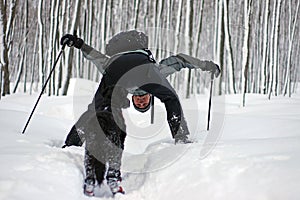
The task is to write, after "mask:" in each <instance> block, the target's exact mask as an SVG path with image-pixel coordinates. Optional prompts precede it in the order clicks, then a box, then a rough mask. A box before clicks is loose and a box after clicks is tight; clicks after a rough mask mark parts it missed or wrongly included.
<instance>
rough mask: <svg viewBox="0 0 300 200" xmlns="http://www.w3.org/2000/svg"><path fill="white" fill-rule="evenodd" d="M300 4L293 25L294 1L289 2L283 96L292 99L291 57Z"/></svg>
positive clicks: (299, 2)
mask: <svg viewBox="0 0 300 200" xmlns="http://www.w3.org/2000/svg"><path fill="white" fill-rule="evenodd" d="M299 4H300V1H298V3H297V8H296V13H295V20H294V23H293V24H292V21H293V19H292V18H293V17H292V11H291V9H292V0H290V1H289V9H290V10H289V16H290V20H289V24H290V25H289V28H290V29H289V47H288V54H287V69H286V74H285V81H284V87H283V95H284V96H285V95H286V94H288V95H289V97H291V84H290V83H291V57H292V47H293V41H294V35H295V27H296V23H297V19H298V17H297V16H298V11H299Z"/></svg>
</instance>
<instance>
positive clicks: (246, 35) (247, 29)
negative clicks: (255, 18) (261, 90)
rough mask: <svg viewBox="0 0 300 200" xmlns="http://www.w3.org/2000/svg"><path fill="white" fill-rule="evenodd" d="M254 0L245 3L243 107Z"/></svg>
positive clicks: (242, 103) (242, 104)
mask: <svg viewBox="0 0 300 200" xmlns="http://www.w3.org/2000/svg"><path fill="white" fill-rule="evenodd" d="M251 2H252V0H245V1H244V26H245V27H244V38H243V50H242V52H243V55H242V102H241V106H242V107H245V105H246V92H247V84H248V83H247V81H248V69H249V33H250V13H251Z"/></svg>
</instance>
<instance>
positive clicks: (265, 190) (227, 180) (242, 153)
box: [0, 80, 300, 200]
mask: <svg viewBox="0 0 300 200" xmlns="http://www.w3.org/2000/svg"><path fill="white" fill-rule="evenodd" d="M76 82H79V83H80V84H79V85H80V86H81V88H80V89H79V90H74V91H76V93H75V92H69V93H68V96H65V97H47V96H44V97H43V98H42V99H41V102H40V104H39V106H38V108H37V110H36V113H35V115H34V117H33V118H32V121H31V122H30V125H29V127H28V129H27V131H26V133H25V134H24V135H23V134H21V131H22V129H23V126H24V124H25V122H26V120H27V118H28V115H29V112H30V111H31V109H32V106H33V104H34V102H35V100H36V97H37V95H35V96H34V95H33V96H29V95H26V94H15V95H10V96H7V97H4V98H3V99H2V100H1V101H0V115H1V119H0V127H1V131H0V135H1V140H0V160H1V165H0V199H1V200H25V199H26V200H27V199H28V200H29V199H30V200H39V199H43V200H53V199H55V200H77V199H78V200H79V199H80V200H82V199H99V197H100V198H101V199H112V198H111V197H110V196H109V194H108V193H107V187H106V186H105V185H104V186H102V189H99V188H98V189H97V191H96V197H86V196H84V195H83V192H82V186H83V177H84V167H83V148H81V147H69V148H66V149H61V148H60V147H61V146H62V144H63V141H64V139H65V137H66V134H67V132H68V131H69V129H70V128H71V126H72V125H73V123H74V121H75V120H76V119H77V118H78V116H79V114H80V113H81V112H83V111H84V109H85V108H86V106H87V103H88V102H89V101H90V99H91V98H92V94H93V90H91V89H90V88H91V85H90V83H88V84H86V83H87V82H86V81H84V80H77V81H76ZM83 85H89V86H88V87H87V88H86V90H84V87H83ZM71 88H72V87H71ZM74 88H76V87H74ZM87 91H90V92H87ZM81 92H82V93H81ZM81 94H82V95H81ZM298 94H299V93H298ZM207 98H208V97H207V96H205V95H203V96H196V97H194V98H192V99H188V100H186V99H182V102H183V107H184V110H185V113H186V118H187V121H188V124H189V126H190V129H191V132H193V134H192V139H193V140H194V141H195V143H193V144H188V145H174V141H173V140H172V139H171V134H170V132H169V130H168V125H167V122H166V119H165V117H166V116H165V113H164V108H163V105H162V104H160V103H159V102H158V101H157V99H156V107H155V108H156V110H155V113H156V115H155V125H150V114H147V113H146V114H140V113H137V112H136V111H135V110H133V108H130V109H128V110H126V111H124V113H125V120H126V122H127V126H128V127H127V128H128V137H127V140H126V143H125V145H126V146H125V152H124V157H123V165H122V174H123V182H122V186H123V187H124V189H125V191H126V194H125V195H121V194H119V195H117V196H115V198H114V199H120V200H121V199H122V200H123V199H124V200H125V199H130V200H132V199H136V200H153V199H156V200H166V199H172V200H182V199H189V200H198V199H209V200H219V199H222V200H223V199H230V200H235V199H237V200H247V199H249V200H250V199H255V200H269V199H270V200H286V199H289V200H297V199H299V198H300V192H299V189H298V188H299V185H300V158H299V154H300V131H299V130H300V123H299V122H300V109H299V107H300V96H299V95H294V96H293V97H292V98H284V97H273V98H272V100H271V101H269V100H267V98H266V96H262V95H255V94H247V106H246V107H245V108H241V107H239V105H240V99H241V96H240V95H230V96H226V97H214V102H213V111H214V112H213V117H212V127H219V129H215V130H214V129H213V128H212V130H211V131H210V132H207V131H205V128H206V115H207V111H206V110H207ZM214 131H215V132H214ZM212 135H215V137H213V136H212ZM209 137H210V138H213V139H210V140H209V142H210V143H206V142H207V141H208V140H207V138H209ZM216 142H217V143H216ZM207 146H209V149H208V151H206V150H207V149H206V150H205V148H207ZM204 150H205V152H206V154H203V152H204Z"/></svg>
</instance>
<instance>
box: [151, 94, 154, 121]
mask: <svg viewBox="0 0 300 200" xmlns="http://www.w3.org/2000/svg"><path fill="white" fill-rule="evenodd" d="M151 98H152V101H151V124H154V96H152V97H151Z"/></svg>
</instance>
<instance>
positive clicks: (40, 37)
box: [38, 0, 45, 85]
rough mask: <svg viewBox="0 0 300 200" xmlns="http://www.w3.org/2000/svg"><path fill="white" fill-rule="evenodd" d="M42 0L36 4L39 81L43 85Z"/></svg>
mask: <svg viewBox="0 0 300 200" xmlns="http://www.w3.org/2000/svg"><path fill="white" fill-rule="evenodd" d="M42 11H43V0H40V1H39V5H38V23H39V69H40V70H39V71H40V76H39V77H40V82H41V84H42V85H44V82H45V66H44V42H43V39H44V23H43V19H42Z"/></svg>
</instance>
